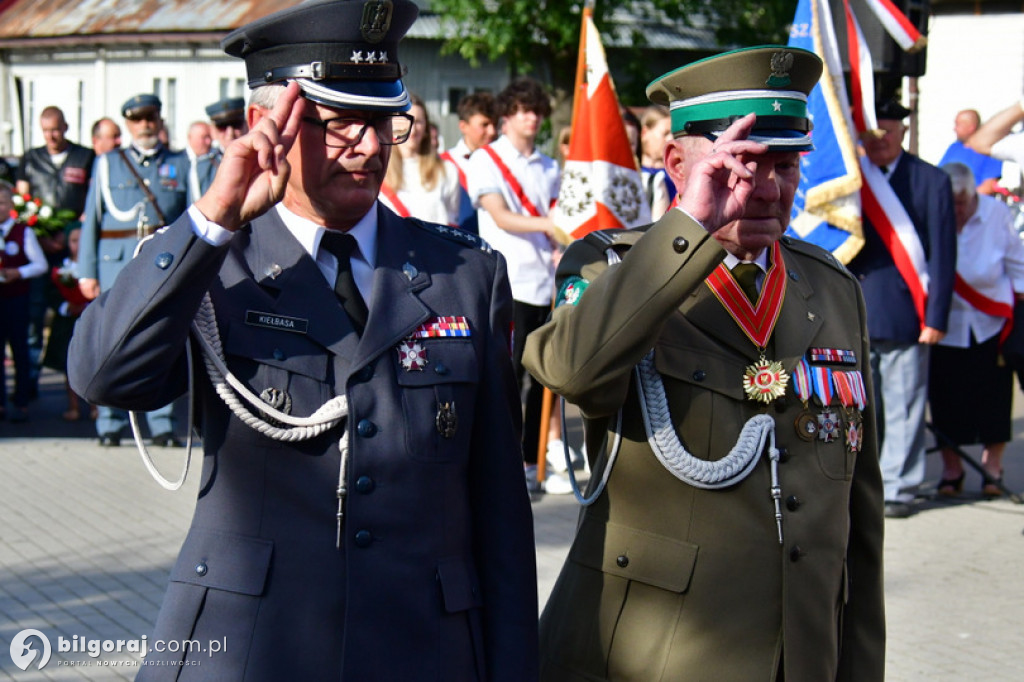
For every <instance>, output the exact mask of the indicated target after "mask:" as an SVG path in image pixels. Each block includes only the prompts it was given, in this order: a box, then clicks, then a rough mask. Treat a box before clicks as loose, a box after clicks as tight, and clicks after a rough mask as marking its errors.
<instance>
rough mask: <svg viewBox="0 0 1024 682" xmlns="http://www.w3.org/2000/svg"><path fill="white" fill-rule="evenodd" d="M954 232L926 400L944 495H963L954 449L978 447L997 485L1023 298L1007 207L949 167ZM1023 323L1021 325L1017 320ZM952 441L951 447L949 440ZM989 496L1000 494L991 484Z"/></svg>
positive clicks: (1021, 257) (1020, 249)
mask: <svg viewBox="0 0 1024 682" xmlns="http://www.w3.org/2000/svg"><path fill="white" fill-rule="evenodd" d="M942 168H943V170H945V171H946V172H947V173H948V174H949V176H950V179H951V180H952V184H953V206H954V212H955V215H956V229H957V266H956V283H955V286H954V296H953V302H952V306H951V308H950V312H949V329H948V331H947V332H946V336H945V337H944V338H943V339H942V341H940V342H939V344H938V345H937V346H934V347H933V348H932V352H931V367H930V371H929V386H928V400H929V403H930V405H931V414H932V423H933V424H934V426H935V430H936V432H937V433H938V434H940V435H939V443H940V446H941V451H942V464H943V470H942V480H941V481H939V487H938V492H939V494H940V495H947V496H955V495H958V494H960V492H962V490H963V485H964V468H963V463H962V462H961V461H960V458H959V457H958V456H957V455H956V452H955V451H954V447H956V446H961V445H972V444H976V443H981V444H983V446H984V450H983V453H982V466H983V467H984V468H985V471H986V472H987V473H988V474H989V475H990V476H991V477H992V478H993V479H995V481H997V482H1000V481H1001V479H1002V474H1003V463H1002V459H1003V450H1004V449H1005V448H1006V443H1007V442H1008V441H1009V440H1010V437H1011V408H1012V404H1013V374H1012V372H1011V370H1010V368H1009V367H1007V366H1006V363H1005V362H1003V360H1002V357H1001V355H1000V348H1001V346H1002V341H1003V339H1004V338H1005V336H1006V334H1008V333H1009V330H1010V328H1011V327H1012V325H1013V303H1014V300H1015V299H1016V298H1024V245H1022V244H1021V241H1020V238H1019V237H1018V236H1017V233H1016V231H1015V230H1014V229H1013V220H1012V217H1011V214H1010V211H1009V209H1008V208H1007V207H1006V206H1005V204H1003V203H1001V202H1000V201H998V200H997V199H993V198H992V197H989V196H985V195H981V194H978V193H977V190H976V187H975V180H974V173H973V172H972V171H971V169H970V168H969V167H968V166H966V165H964V164H962V163H948V164H946V165H944V166H943V167H942ZM1017 323H1018V324H1024V320H1018V321H1017ZM947 439H948V440H947ZM982 494H983V495H985V496H986V497H998V496H1000V495H1002V490H1001V489H1000V486H999V485H997V484H996V483H993V482H988V481H986V482H985V483H984V485H983V487H982Z"/></svg>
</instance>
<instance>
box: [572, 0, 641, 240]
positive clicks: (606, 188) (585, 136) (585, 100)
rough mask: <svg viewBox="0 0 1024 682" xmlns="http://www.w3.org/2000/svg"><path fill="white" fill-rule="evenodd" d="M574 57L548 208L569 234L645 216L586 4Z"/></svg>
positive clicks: (633, 224) (627, 223)
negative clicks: (566, 123) (563, 143)
mask: <svg viewBox="0 0 1024 682" xmlns="http://www.w3.org/2000/svg"><path fill="white" fill-rule="evenodd" d="M579 63H580V67H579V68H580V70H581V73H578V74H577V79H576V80H577V83H578V87H577V89H576V104H575V110H574V112H573V122H572V133H571V136H570V138H569V153H568V154H567V155H566V161H565V167H564V168H563V170H562V183H561V188H560V190H559V192H558V202H557V203H556V205H555V208H554V211H553V213H552V217H553V218H554V221H555V224H556V225H558V227H560V228H561V229H562V230H564V231H565V232H567V233H569V234H570V235H571V236H572V237H573V238H574V239H579V238H580V237H582V236H584V235H586V234H587V233H588V232H593V231H594V230H603V229H607V228H616V227H636V226H638V225H646V224H647V223H649V222H651V207H650V206H649V205H648V204H647V199H646V196H645V195H644V191H643V185H642V183H641V180H640V169H639V168H638V167H637V160H636V157H635V156H634V154H633V150H632V149H631V148H630V145H629V138H628V137H627V136H626V126H625V124H624V123H623V122H622V114H621V113H620V111H619V99H618V97H617V96H616V94H615V86H614V85H613V84H612V79H611V75H610V74H609V73H608V62H607V60H606V59H605V55H604V47H603V46H602V45H601V36H600V35H599V34H598V32H597V28H596V27H595V26H594V22H593V20H592V19H591V13H590V9H589V8H585V9H584V11H583V29H582V31H581V35H580V61H579Z"/></svg>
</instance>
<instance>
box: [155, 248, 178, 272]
mask: <svg viewBox="0 0 1024 682" xmlns="http://www.w3.org/2000/svg"><path fill="white" fill-rule="evenodd" d="M173 262H174V256H173V255H171V254H169V253H166V252H165V253H161V254H160V255H159V256H157V257H156V261H155V263H156V266H157V267H158V268H160V269H161V270H166V269H167V268H169V267H171V263H173Z"/></svg>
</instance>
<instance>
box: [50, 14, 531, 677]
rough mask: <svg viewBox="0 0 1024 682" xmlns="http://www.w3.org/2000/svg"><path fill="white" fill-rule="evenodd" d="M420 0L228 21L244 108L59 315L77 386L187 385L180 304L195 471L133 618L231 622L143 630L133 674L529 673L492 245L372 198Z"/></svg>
mask: <svg viewBox="0 0 1024 682" xmlns="http://www.w3.org/2000/svg"><path fill="white" fill-rule="evenodd" d="M416 14H417V9H416V6H415V4H414V3H412V2H411V1H410V0H390V1H383V0H367V1H365V2H364V1H352V0H321V1H319V2H305V3H302V4H299V5H297V6H295V7H293V8H290V9H286V10H282V11H281V12H278V13H275V14H272V15H270V16H268V17H265V18H263V19H260V20H258V21H256V22H253V23H252V24H249V25H247V26H245V27H243V28H241V29H238V30H237V31H235V32H234V33H232V34H230V35H229V36H228V37H227V38H226V39H225V41H224V43H223V45H224V48H225V50H226V51H227V52H228V53H229V54H231V55H234V56H240V57H242V58H244V59H245V62H246V67H247V70H248V74H249V83H250V86H251V87H254V92H253V93H252V98H251V101H250V105H249V108H248V112H247V115H248V122H249V124H250V128H251V132H250V133H249V134H247V135H245V136H243V137H241V138H239V139H237V140H235V141H234V142H232V143H231V144H230V145H229V147H228V148H227V150H226V151H225V155H224V160H223V162H222V164H221V167H220V169H219V171H218V174H217V176H216V178H215V180H214V182H213V184H212V185H211V187H210V190H209V191H208V192H207V193H206V194H205V195H204V196H203V197H202V198H201V199H200V200H199V201H198V202H197V203H196V204H195V205H194V206H192V207H191V208H190V209H189V210H188V212H187V214H186V216H184V217H183V218H182V219H180V220H178V221H176V222H175V223H174V224H173V225H171V226H170V227H169V228H167V229H166V230H164V231H161V233H160V234H158V235H156V236H154V237H153V238H152V240H151V241H149V242H147V243H146V244H145V245H144V246H143V249H142V251H141V253H140V254H139V255H138V256H137V257H136V258H135V259H134V260H133V261H132V262H131V263H129V264H128V266H127V267H126V268H125V271H124V276H122V277H121V278H119V279H118V282H117V284H116V285H115V286H114V288H113V289H112V290H110V291H108V292H106V293H105V294H104V295H103V296H101V298H100V299H99V300H98V302H96V303H94V304H92V305H90V306H89V308H88V312H87V313H86V315H85V317H84V318H83V319H82V320H81V322H80V323H79V327H78V329H77V330H76V334H75V338H74V341H73V343H72V349H71V356H72V362H71V363H70V364H71V365H72V367H73V370H72V377H71V381H72V385H73V386H74V387H75V388H76V389H77V390H78V391H80V392H81V393H82V394H83V395H84V396H86V397H87V398H88V399H89V400H90V401H98V402H107V403H111V404H114V405H118V406H121V407H132V408H135V409H147V408H149V407H151V406H154V405H158V404H161V403H163V402H164V401H166V400H168V399H171V398H174V397H176V396H178V395H180V394H182V393H183V392H184V391H185V390H186V377H187V374H188V373H187V369H186V364H185V346H186V344H187V343H189V339H188V328H189V325H190V324H191V323H192V322H193V319H195V323H196V331H195V333H194V334H193V336H192V339H191V343H192V346H193V350H194V351H195V352H196V353H200V352H201V353H202V354H203V356H204V364H205V365H206V368H205V370H197V372H196V376H195V385H194V388H193V392H194V394H195V395H196V398H197V400H198V401H199V404H200V408H201V409H200V419H199V426H200V428H201V430H202V436H203V447H204V454H205V462H204V466H203V483H202V487H201V493H200V496H199V500H198V502H197V505H196V512H195V517H194V520H193V524H192V528H191V530H190V532H189V535H188V537H187V538H186V540H185V544H184V546H183V547H182V550H181V553H180V556H179V559H178V562H177V564H176V565H175V567H174V568H173V570H172V572H171V584H170V588H169V590H168V592H167V595H166V597H165V599H164V604H163V607H162V608H161V611H160V615H159V617H158V620H157V624H156V632H155V633H154V635H153V640H157V639H160V640H168V641H170V640H180V639H193V640H197V639H198V640H201V642H204V643H205V642H207V641H208V640H219V641H223V642H225V645H224V647H223V650H222V651H220V652H216V653H209V654H208V653H206V652H199V651H191V652H190V651H180V650H178V649H171V650H169V651H164V652H156V651H154V652H152V653H151V654H150V655H149V656H148V657H147V659H146V663H147V666H146V667H144V668H143V673H142V675H141V677H142V678H143V679H181V680H184V679H200V678H201V679H205V680H214V679H216V680H222V679H223V680H226V679H245V680H268V681H279V680H343V681H345V682H365V681H367V680H402V681H403V682H405V681H413V682H418V681H430V682H450V681H454V680H489V681H495V680H498V681H508V682H520V681H522V680H527V681H528V680H532V679H535V678H536V675H537V672H536V667H537V594H536V571H535V562H534V546H533V530H532V524H531V518H530V502H529V496H528V494H527V491H526V487H525V485H524V482H523V476H522V464H521V462H522V456H521V453H520V450H519V442H520V428H521V415H520V407H519V399H518V395H517V393H516V389H515V378H514V375H513V372H512V365H511V360H510V357H509V329H510V324H511V320H512V301H511V294H510V291H509V285H508V279H507V277H506V274H505V265H504V260H503V259H502V257H501V256H500V255H499V254H498V253H496V252H493V251H492V250H491V249H490V248H488V247H487V245H486V244H484V243H483V242H481V241H480V240H479V239H478V238H476V237H473V236H472V235H468V234H466V233H465V232H464V231H461V230H457V229H451V228H448V227H447V226H440V225H433V224H426V223H422V222H420V221H417V220H412V219H402V218H399V217H397V216H395V215H394V214H392V213H391V212H389V211H387V210H385V209H383V208H382V207H381V206H380V204H379V203H378V201H377V194H378V190H379V188H380V184H381V182H382V180H383V177H384V173H385V171H386V168H387V163H388V160H389V158H390V155H391V152H392V145H394V144H398V143H400V142H402V141H404V140H405V139H406V138H407V136H408V133H409V131H410V129H411V121H410V120H409V119H410V117H409V116H408V115H407V114H406V113H405V112H406V111H407V110H408V109H409V106H410V100H409V95H408V92H407V91H406V89H405V86H404V85H403V83H402V81H401V74H402V68H401V66H400V64H399V63H398V61H397V59H398V41H399V39H400V38H401V36H402V35H404V34H405V32H406V31H407V30H408V28H409V26H410V25H411V24H412V23H413V20H414V19H415V17H416ZM357 57H358V59H356V58H357ZM311 62H313V63H315V66H311ZM285 83H287V85H285ZM204 299H205V302H204ZM197 311H199V315H198V316H197ZM229 374H230V375H231V376H228V375H229ZM150 662H152V663H154V665H153V666H149V665H148V664H149V663H150ZM195 663H201V665H192V664H195Z"/></svg>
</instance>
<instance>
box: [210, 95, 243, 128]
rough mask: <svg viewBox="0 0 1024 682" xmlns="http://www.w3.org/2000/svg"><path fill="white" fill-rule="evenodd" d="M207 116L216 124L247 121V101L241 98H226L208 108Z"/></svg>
mask: <svg viewBox="0 0 1024 682" xmlns="http://www.w3.org/2000/svg"><path fill="white" fill-rule="evenodd" d="M206 115H207V116H209V117H210V120H211V121H213V122H214V123H230V122H234V121H242V120H245V100H244V99H242V98H241V97H225V98H224V99H222V100H218V101H216V102H214V103H213V104H211V105H209V106H208V107H206Z"/></svg>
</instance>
